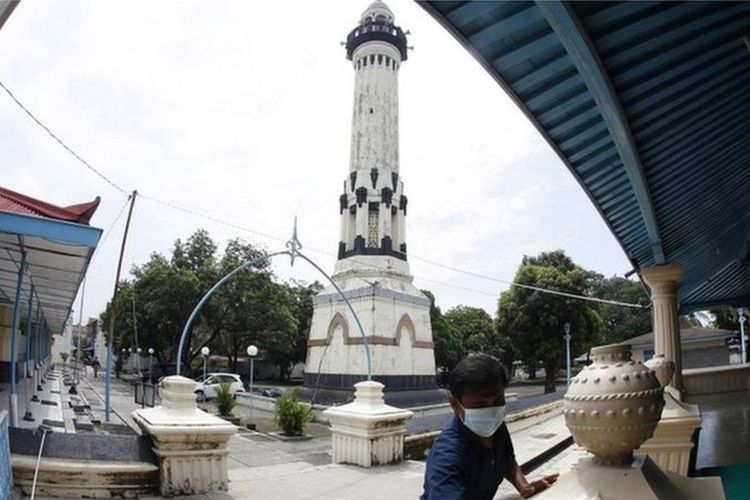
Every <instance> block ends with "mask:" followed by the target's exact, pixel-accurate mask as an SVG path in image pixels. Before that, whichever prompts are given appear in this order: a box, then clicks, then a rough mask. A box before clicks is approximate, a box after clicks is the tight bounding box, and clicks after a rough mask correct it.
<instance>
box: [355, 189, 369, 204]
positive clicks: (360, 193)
mask: <svg viewBox="0 0 750 500" xmlns="http://www.w3.org/2000/svg"><path fill="white" fill-rule="evenodd" d="M366 201H367V188H366V187H358V188H357V205H358V206H360V207H361V206H362V204H363V203H365V202H366Z"/></svg>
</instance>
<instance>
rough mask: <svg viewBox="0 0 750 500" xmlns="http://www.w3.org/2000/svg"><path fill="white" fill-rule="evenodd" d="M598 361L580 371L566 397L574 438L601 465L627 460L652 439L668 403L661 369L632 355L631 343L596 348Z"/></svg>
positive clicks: (568, 422) (567, 421)
mask: <svg viewBox="0 0 750 500" xmlns="http://www.w3.org/2000/svg"><path fill="white" fill-rule="evenodd" d="M591 356H592V358H593V363H592V364H591V365H589V366H587V367H586V368H584V369H583V370H581V372H580V373H579V374H578V375H576V376H575V377H574V378H573V380H572V381H571V383H570V387H569V388H568V392H567V393H566V394H565V399H564V402H563V415H564V416H565V424H566V425H567V426H568V429H569V430H570V433H571V434H572V435H573V439H574V440H575V442H576V443H577V444H578V445H580V446H582V447H583V448H585V449H586V450H588V451H589V452H591V453H592V454H593V455H594V461H595V462H597V463H599V464H602V465H625V464H629V463H630V462H631V461H632V459H633V450H634V449H636V448H638V447H639V446H640V445H641V444H643V442H644V441H646V440H647V439H648V438H650V437H651V436H652V435H653V433H654V429H655V428H656V424H657V423H658V422H659V419H660V418H661V412H662V409H663V408H664V396H663V393H664V389H663V388H662V385H661V384H660V382H659V380H658V379H657V374H656V373H655V372H654V371H653V370H651V369H650V368H649V367H647V366H645V365H644V364H643V363H641V362H640V361H633V360H632V359H631V349H630V346H629V345H608V346H601V347H595V348H593V349H591Z"/></svg>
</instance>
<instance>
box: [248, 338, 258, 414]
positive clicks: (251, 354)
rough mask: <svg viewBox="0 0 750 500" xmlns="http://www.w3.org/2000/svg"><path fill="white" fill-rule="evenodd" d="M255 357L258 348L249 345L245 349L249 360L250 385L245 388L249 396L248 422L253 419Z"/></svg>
mask: <svg viewBox="0 0 750 500" xmlns="http://www.w3.org/2000/svg"><path fill="white" fill-rule="evenodd" d="M257 355H258V348H257V347H256V346H254V345H249V346H248V347H247V356H248V357H249V358H250V379H249V380H250V383H249V384H248V386H247V390H248V394H250V420H252V419H253V378H254V377H255V356H257ZM251 425H254V424H251Z"/></svg>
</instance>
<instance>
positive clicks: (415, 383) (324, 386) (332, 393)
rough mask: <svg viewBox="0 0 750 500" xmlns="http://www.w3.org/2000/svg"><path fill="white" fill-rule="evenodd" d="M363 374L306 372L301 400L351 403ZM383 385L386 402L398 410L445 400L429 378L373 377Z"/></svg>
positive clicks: (318, 402) (441, 390) (434, 382)
mask: <svg viewBox="0 0 750 500" xmlns="http://www.w3.org/2000/svg"><path fill="white" fill-rule="evenodd" d="M366 378H367V377H366V376H365V375H348V374H334V373H321V374H317V373H305V379H304V387H303V389H302V392H301V394H300V399H302V400H303V401H307V402H310V403H314V404H320V405H325V406H333V405H340V404H345V403H350V402H352V401H353V400H354V384H356V383H357V382H361V381H363V380H365V379H366ZM372 378H373V380H376V381H378V382H380V383H382V384H383V385H385V390H384V393H385V402H386V404H389V405H391V406H395V407H397V408H416V407H418V406H427V405H436V404H441V403H446V402H447V401H448V398H447V391H445V390H444V389H440V388H439V387H438V386H437V381H436V378H435V377H434V376H430V375H380V376H378V375H373V377H372Z"/></svg>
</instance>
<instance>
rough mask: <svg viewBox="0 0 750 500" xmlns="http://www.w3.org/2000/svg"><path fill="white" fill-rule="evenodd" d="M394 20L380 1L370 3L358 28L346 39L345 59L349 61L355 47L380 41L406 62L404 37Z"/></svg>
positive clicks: (389, 10)
mask: <svg viewBox="0 0 750 500" xmlns="http://www.w3.org/2000/svg"><path fill="white" fill-rule="evenodd" d="M395 20H396V18H395V17H394V16H393V12H391V9H389V8H388V6H387V5H386V4H384V3H383V2H381V1H380V0H376V1H375V2H373V3H371V4H370V6H369V7H367V9H365V11H364V12H363V13H362V17H361V18H360V20H359V26H357V27H356V28H354V29H353V30H352V31H351V32H350V33H349V35H347V37H346V57H347V58H348V59H349V60H351V59H352V54H354V51H355V50H357V47H359V46H360V45H362V44H363V43H366V42H372V41H381V42H387V43H390V44H391V45H393V46H394V47H395V48H396V49H397V50H398V52H399V53H400V55H401V61H406V59H407V54H406V35H405V34H404V32H403V30H402V29H401V28H400V27H398V26H396V25H395V24H394V23H395Z"/></svg>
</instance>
